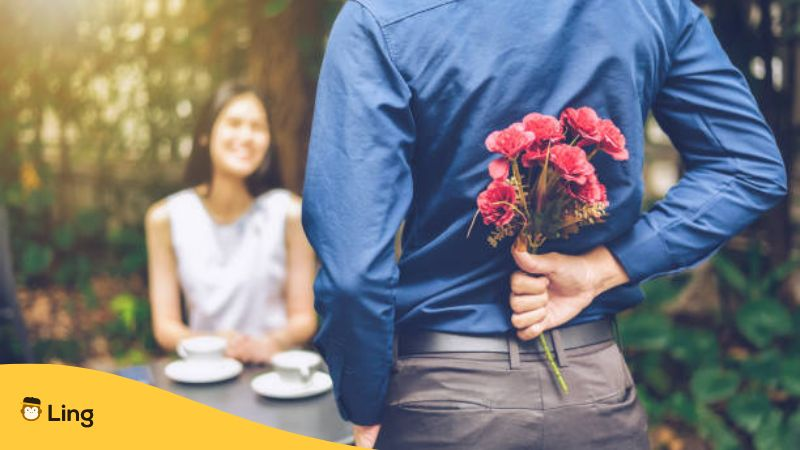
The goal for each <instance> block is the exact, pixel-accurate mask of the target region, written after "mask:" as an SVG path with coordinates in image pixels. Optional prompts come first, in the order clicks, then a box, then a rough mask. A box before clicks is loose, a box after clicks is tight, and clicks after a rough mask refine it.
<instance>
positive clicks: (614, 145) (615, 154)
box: [598, 120, 628, 161]
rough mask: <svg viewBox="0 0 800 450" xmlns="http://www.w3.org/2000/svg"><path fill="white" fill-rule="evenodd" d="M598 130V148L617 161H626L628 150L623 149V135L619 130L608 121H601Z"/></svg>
mask: <svg viewBox="0 0 800 450" xmlns="http://www.w3.org/2000/svg"><path fill="white" fill-rule="evenodd" d="M598 128H599V131H600V144H599V145H598V148H599V149H600V150H602V151H604V152H606V153H608V154H609V155H610V156H611V157H612V158H614V159H615V160H617V161H624V160H626V159H628V150H627V149H626V148H625V135H623V134H622V132H621V131H619V128H617V126H616V125H614V122H612V121H610V120H601V121H600V126H599V127H598Z"/></svg>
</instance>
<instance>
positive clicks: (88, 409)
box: [0, 364, 347, 450]
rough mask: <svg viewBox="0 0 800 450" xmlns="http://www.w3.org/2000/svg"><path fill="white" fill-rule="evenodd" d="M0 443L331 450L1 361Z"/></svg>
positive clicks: (95, 375)
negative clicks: (3, 363) (4, 363)
mask: <svg viewBox="0 0 800 450" xmlns="http://www.w3.org/2000/svg"><path fill="white" fill-rule="evenodd" d="M0 448H8V449H11V448H51V449H66V448H81V449H94V448H102V449H119V448H135V449H141V450H145V449H161V448H174V449H180V448H187V449H205V448H213V449H223V448H225V449H227V448H243V449H248V448H254V449H255V448H259V449H335V448H339V449H341V448H347V446H344V445H341V444H335V443H331V442H327V441H322V440H319V439H313V438H310V437H306V436H300V435H297V434H293V433H288V432H285V431H282V430H278V429H274V428H270V427H267V426H264V425H261V424H258V423H255V422H251V421H249V420H245V419H242V418H240V417H237V416H234V415H231V414H228V413H225V412H222V411H219V410H216V409H214V408H211V407H209V406H206V405H203V404H200V403H197V402H194V401H192V400H189V399H186V398H184V397H181V396H178V395H176V394H172V393H170V392H167V391H164V390H161V389H158V388H155V387H153V386H149V385H147V384H144V383H140V382H137V381H133V380H129V379H126V378H123V377H120V376H117V375H113V374H109V373H105V372H99V371H96V370H90V369H83V368H79V367H70V366H60V365H51V364H9V365H0Z"/></svg>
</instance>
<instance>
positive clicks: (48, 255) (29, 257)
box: [20, 242, 53, 276]
mask: <svg viewBox="0 0 800 450" xmlns="http://www.w3.org/2000/svg"><path fill="white" fill-rule="evenodd" d="M52 262H53V250H52V249H50V248H49V247H44V246H42V245H39V244H37V243H35V242H30V243H29V244H28V245H27V246H25V250H24V251H23V253H22V267H21V268H20V269H21V270H22V273H23V275H26V276H32V275H39V274H41V273H43V272H45V271H46V270H47V269H48V267H50V264H51V263H52Z"/></svg>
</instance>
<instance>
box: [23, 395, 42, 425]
mask: <svg viewBox="0 0 800 450" xmlns="http://www.w3.org/2000/svg"><path fill="white" fill-rule="evenodd" d="M41 414H42V401H41V400H39V399H38V398H36V397H25V398H24V399H23V400H22V417H24V418H25V420H27V421H30V422H33V421H34V420H36V419H38V418H39V416H40V415H41Z"/></svg>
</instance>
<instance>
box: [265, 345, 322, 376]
mask: <svg viewBox="0 0 800 450" xmlns="http://www.w3.org/2000/svg"><path fill="white" fill-rule="evenodd" d="M271 362H272V367H273V368H274V369H275V372H277V373H278V377H279V378H280V379H281V381H283V382H284V383H301V384H308V383H309V382H310V381H311V376H312V375H313V374H314V371H315V370H317V369H318V368H319V366H320V365H321V364H322V358H321V357H320V356H319V355H318V354H316V353H314V352H309V351H305V350H290V351H288V352H281V353H278V354H276V355H275V356H273V357H272V361H271Z"/></svg>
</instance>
